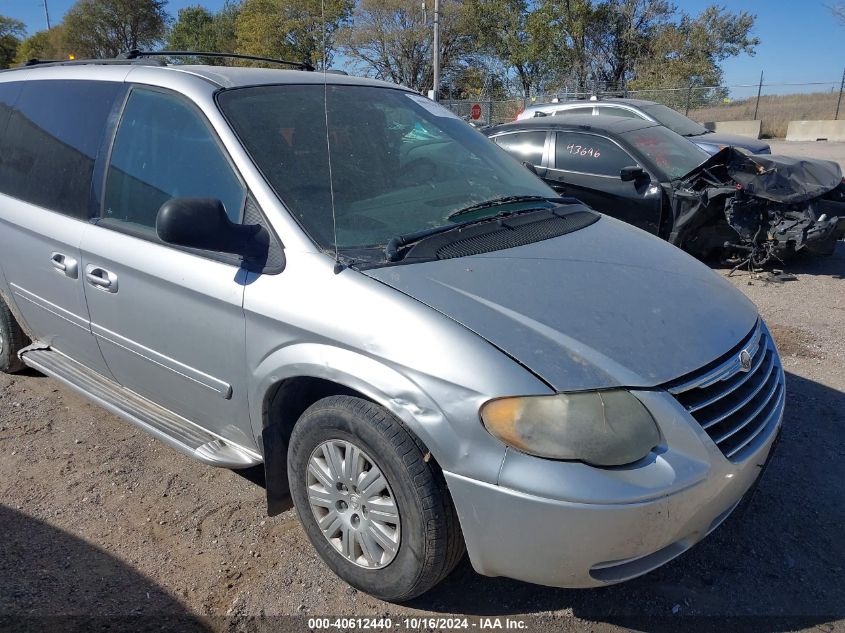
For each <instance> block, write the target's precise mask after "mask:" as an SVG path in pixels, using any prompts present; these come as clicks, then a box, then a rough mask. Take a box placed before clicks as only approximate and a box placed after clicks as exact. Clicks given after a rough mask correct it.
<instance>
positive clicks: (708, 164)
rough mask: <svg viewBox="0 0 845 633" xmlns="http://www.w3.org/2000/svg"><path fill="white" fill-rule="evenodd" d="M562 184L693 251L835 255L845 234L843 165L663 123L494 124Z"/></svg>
mask: <svg viewBox="0 0 845 633" xmlns="http://www.w3.org/2000/svg"><path fill="white" fill-rule="evenodd" d="M484 133H485V134H486V135H487V136H488V137H490V138H491V139H492V140H493V141H495V142H496V143H497V144H498V145H499V146H501V147H502V148H503V149H505V150H506V151H508V152H509V153H510V154H512V155H513V156H515V157H516V158H517V159H519V160H520V161H522V162H523V163H525V164H526V165H530V168H531V169H533V171H535V172H536V173H537V174H538V175H539V176H540V177H541V178H542V179H543V180H545V181H546V182H547V183H548V184H549V185H550V186H551V187H552V188H553V189H555V191H557V192H558V193H559V194H561V195H564V196H573V197H576V198H579V199H580V200H582V201H583V202H585V203H587V204H588V205H590V206H591V207H593V208H594V209H596V210H597V211H601V212H602V213H606V214H607V215H610V216H613V217H616V218H619V219H621V220H624V221H626V222H629V223H631V224H633V225H635V226H637V227H639V228H641V229H644V230H646V231H649V232H651V233H654V234H656V235H658V236H660V237H662V238H663V239H665V240H668V241H669V242H671V243H672V244H674V245H676V246H679V247H680V248H683V249H684V250H686V251H688V252H689V253H691V254H693V255H695V256H697V257H700V258H710V257H719V258H720V259H722V260H723V261H725V262H729V263H734V264H746V263H747V264H749V265H751V266H754V267H762V266H765V265H767V264H769V265H772V264H775V263H777V262H780V261H784V260H786V259H788V258H789V257H790V256H791V255H793V254H795V253H797V252H799V251H802V250H804V251H807V252H810V253H814V254H817V255H830V254H831V253H833V250H834V248H835V245H836V241H837V240H838V239H841V238H842V237H843V236H845V184H843V178H842V170H841V168H840V167H839V165H838V164H837V163H834V162H831V161H824V160H811V159H803V158H794V157H788V156H771V155H765V156H763V155H750V154H749V153H747V152H745V151H743V150H740V149H735V148H731V147H726V148H724V149H723V150H721V151H719V152H718V153H716V154H714V155H713V156H710V155H709V154H708V153H707V152H705V151H704V150H702V149H701V148H699V147H698V146H696V145H695V144H694V143H691V142H690V141H689V140H688V139H686V138H684V137H682V136H680V135H678V134H676V133H675V132H673V131H671V130H669V129H668V128H665V127H663V126H661V125H659V124H657V123H653V122H650V121H642V120H638V119H624V118H619V117H605V116H586V115H585V116H571V117H567V118H565V119H563V120H553V119H552V118H551V117H544V118H539V119H533V120H526V121H519V122H516V123H510V124H506V125H500V126H496V127H492V128H487V129H486V130H484Z"/></svg>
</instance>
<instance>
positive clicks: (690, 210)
mask: <svg viewBox="0 0 845 633" xmlns="http://www.w3.org/2000/svg"><path fill="white" fill-rule="evenodd" d="M668 187H669V188H670V190H669V191H667V192H666V193H667V195H668V197H669V200H670V201H671V208H672V213H673V215H674V218H673V219H674V222H673V225H672V229H671V233H670V235H669V241H670V242H672V243H673V244H675V245H676V246H679V247H681V248H683V249H684V250H686V251H689V252H690V253H692V254H694V255H696V256H698V257H709V256H713V255H719V256H720V257H721V258H722V259H723V260H724V261H726V262H729V263H734V264H738V265H745V264H748V265H749V266H752V267H762V266H765V265H766V264H770V263H773V262H777V261H783V260H785V259H787V258H789V257H790V256H791V255H793V254H795V253H797V252H799V251H801V250H804V249H806V250H807V251H808V252H811V253H814V254H817V255H830V254H832V253H833V250H834V248H835V246H836V240H838V239H841V238H842V237H843V236H845V183H843V179H842V170H841V168H840V167H839V165H838V164H837V163H834V162H831V161H824V160H811V159H803V158H795V157H790V156H771V155H750V154H747V153H745V152H743V151H741V150H737V149H734V148H732V147H726V148H725V149H723V150H721V151H720V152H718V153H717V154H714V155H713V156H711V157H710V159H708V160H707V161H705V162H704V163H702V164H701V165H699V166H698V167H696V168H695V169H694V170H693V171H691V172H690V173H689V174H687V175H686V176H684V177H683V178H681V179H680V181H674V182H673V183H671V185H668Z"/></svg>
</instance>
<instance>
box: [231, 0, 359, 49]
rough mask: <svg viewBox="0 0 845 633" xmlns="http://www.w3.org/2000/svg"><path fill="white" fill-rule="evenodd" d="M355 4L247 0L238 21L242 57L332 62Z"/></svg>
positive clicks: (347, 0)
mask: <svg viewBox="0 0 845 633" xmlns="http://www.w3.org/2000/svg"><path fill="white" fill-rule="evenodd" d="M352 6H353V0H324V1H323V2H322V3H321V0H245V1H244V3H243V4H242V5H241V8H240V11H239V12H238V16H237V19H236V20H235V32H236V34H237V42H238V50H237V52H238V53H243V54H246V55H261V56H264V57H276V58H281V59H290V60H292V61H309V62H311V63H312V64H314V65H321V64H322V60H323V54H324V48H325V54H326V59H327V61H328V62H331V58H332V54H333V52H334V34H335V33H336V31H337V30H338V29H339V28H340V26H341V25H342V24H343V23H344V22H345V21H346V20H347V19H348V17H349V15H350V12H351V11H352Z"/></svg>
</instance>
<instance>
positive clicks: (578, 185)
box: [543, 131, 663, 234]
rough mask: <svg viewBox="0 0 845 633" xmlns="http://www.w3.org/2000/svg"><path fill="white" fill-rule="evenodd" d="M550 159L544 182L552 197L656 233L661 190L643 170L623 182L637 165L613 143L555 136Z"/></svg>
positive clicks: (593, 137)
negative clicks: (628, 169)
mask: <svg viewBox="0 0 845 633" xmlns="http://www.w3.org/2000/svg"><path fill="white" fill-rule="evenodd" d="M549 156H550V160H549V166H548V169H547V170H546V173H545V174H544V175H543V179H544V180H545V181H546V182H547V183H548V184H549V185H551V187H552V188H553V189H554V190H555V191H557V192H558V193H560V194H561V195H565V196H573V197H575V198H578V199H580V200H581V201H582V202H584V203H586V204H588V205H589V206H591V207H592V208H594V209H595V210H596V211H600V212H602V213H606V214H607V215H610V216H613V217H615V218H619V219H620V220H624V221H625V222H629V223H630V224H633V225H634V226H637V227H639V228H641V229H644V230H646V231H649V232H650V233H655V234H656V233H657V231H658V227H659V225H660V210H661V205H662V199H663V198H662V195H663V194H662V192H661V189H660V185H659V183H658V182H657V180H656V179H653V178H651V177H650V176H649V175H648V172H646V171H645V169H644V170H643V174H642V176H640V177H638V178H636V179H634V180H629V181H624V180H622V178H621V177H620V172H621V171H622V168H623V167H634V166H640V165H639V163H638V162H637V161H636V160H635V159H634V158H633V157H632V156H631V155H630V154H629V153H628V152H627V151H625V150H624V149H623V148H622V147H620V146H619V145H618V144H617V143H615V142H614V141H612V140H611V139H609V138H607V137H605V136H600V135H598V134H593V133H587V132H568V131H564V132H555V133H554V134H552V138H551V139H550V147H549Z"/></svg>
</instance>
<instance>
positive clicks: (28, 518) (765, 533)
mask: <svg viewBox="0 0 845 633" xmlns="http://www.w3.org/2000/svg"><path fill="white" fill-rule="evenodd" d="M809 145H811V149H814V151H816V150H819V149H820V148H822V146H823V149H824V151H825V152H829V151H832V150H831V149H830V146H831V145H833V144H828V143H825V144H809ZM837 146H838V150H836V151H838V155H837V156H836V157H837V158H838V159H839V160H842V159H845V149H843V147H845V144H837ZM789 147H790V148H792V147H793V145H792V144H789ZM794 147H797V145H795V146H794ZM777 151H781V148H780V145H778V146H777ZM802 151H808V150H807V149H806V148H804V149H803V150H802ZM793 153H794V152H793ZM789 270H790V271H791V272H794V273H795V274H796V276H797V280H796V281H789V282H785V283H771V282H766V281H763V280H760V279H752V278H751V277H750V276H748V275H747V274H745V275H735V276H733V277H731V280H732V281H733V283H735V284H736V286H737V287H738V288H740V289H741V290H742V291H743V292H745V293H746V294H747V295H748V296H749V297H750V298H751V299H752V300H754V301H755V302H756V303H757V305H758V306H759V307H760V310H761V312H762V314H763V316H764V317H765V318H766V319H767V322H768V323H769V325H770V327H771V329H772V331H773V333H774V335H775V338H776V339H777V342H778V345H779V347H780V350H781V354H782V357H783V362H784V366H785V370H786V372H787V382H788V396H789V398H788V403H787V413H786V420H785V426H784V434H783V438H782V442H781V444H780V446H779V449H778V452H777V455H776V457H775V459H774V460H773V462H772V464H771V467H770V468H769V470H768V471H767V472H766V475H765V477H764V478H763V480H762V483H761V485H760V487H759V488H758V491H757V493H756V495H755V496H754V498H753V499H752V500H751V502H750V504H748V506H747V509H746V511H745V512H744V514H743V515H742V516H738V515H737V514H735V515H734V516H732V517H731V518H730V519H729V520H728V521H727V522H726V523H725V524H724V525H723V526H722V527H721V528H720V529H719V530H717V531H716V532H715V533H714V534H713V535H711V536H710V537H708V538H707V539H705V540H704V541H703V542H701V543H700V544H698V545H697V546H696V547H695V548H693V549H692V550H691V551H690V552H688V553H686V554H684V555H683V556H681V557H680V558H678V559H676V560H675V561H673V562H671V563H670V564H668V565H666V566H664V567H662V568H661V569H659V570H657V571H655V572H653V573H651V574H649V575H647V576H645V577H643V578H640V579H637V580H634V581H631V582H628V583H626V584H623V585H618V586H614V587H609V588H605V589H599V590H580V591H576V590H560V589H549V588H544V587H537V586H533V585H527V584H524V583H519V582H514V581H509V580H505V579H500V578H496V579H493V578H485V577H481V576H479V575H477V574H475V573H474V572H473V571H472V569H471V567H470V566H469V564H468V563H467V562H466V561H464V562H463V563H462V564H461V565H460V566H459V567H458V569H457V570H456V571H455V572H454V573H453V574H452V576H450V577H449V578H448V579H447V580H446V582H444V583H443V584H442V585H441V586H439V587H438V588H436V589H435V590H434V591H433V592H431V593H430V594H428V595H426V596H424V597H422V598H419V599H417V600H415V601H413V602H412V603H410V604H405V605H392V604H387V603H384V602H381V601H379V600H376V599H373V598H371V597H369V596H367V595H364V594H361V593H358V592H356V591H355V590H353V589H351V588H349V587H347V586H346V585H345V584H343V583H342V582H341V581H339V580H338V579H337V578H336V577H335V576H334V575H333V574H332V573H331V572H330V571H329V570H328V569H327V568H326V567H325V566H324V565H323V563H322V562H321V561H320V560H319V559H318V558H317V556H316V555H315V554H314V553H313V551H312V549H311V547H310V545H309V544H308V542H307V540H306V537H305V534H304V532H303V531H302V529H301V528H300V526H299V524H298V522H297V519H296V517H295V515H294V513H293V512H292V511H289V512H287V513H285V514H283V515H281V516H279V517H275V518H273V519H268V518H266V516H265V515H264V499H263V490H262V488H261V481H260V480H261V473H260V470H259V471H254V470H253V471H249V472H246V473H243V472H242V473H240V474H239V473H236V472H233V471H228V470H217V469H213V468H208V467H205V466H203V465H201V464H198V463H195V462H193V461H191V460H190V459H188V458H187V457H183V456H182V455H180V454H178V453H176V452H174V451H172V450H171V449H169V448H167V447H166V446H164V445H163V444H161V443H159V442H157V441H155V440H153V439H151V438H150V437H149V436H147V435H145V434H144V433H142V432H140V431H138V430H136V429H135V428H134V427H132V426H131V425H129V424H127V423H125V422H123V421H121V420H119V419H117V418H115V417H114V416H112V415H110V414H108V413H106V412H105V411H104V410H102V409H100V408H98V407H97V406H95V405H93V404H90V403H88V402H87V401H86V400H84V399H83V398H81V397H79V396H77V395H75V394H74V393H72V392H70V391H69V390H67V389H65V388H63V387H61V386H60V385H59V384H58V383H57V382H55V381H53V380H51V379H48V378H45V377H43V376H40V375H38V374H36V373H35V372H29V373H24V374H21V375H18V376H5V375H0V630H24V629H25V630H39V631H46V630H52V629H55V630H57V631H58V630H61V631H70V630H79V631H90V630H94V629H98V628H104V629H108V630H111V631H121V630H129V629H131V630H137V629H140V628H144V627H146V628H147V629H148V630H156V631H160V630H174V631H182V630H241V629H245V630H268V631H269V630H302V629H304V628H305V627H306V624H307V620H306V619H304V618H303V617H302V616H315V615H316V616H327V615H329V616H384V615H390V616H391V617H392V618H393V620H394V623H401V621H402V618H404V617H406V616H412V615H413V616H420V615H434V616H450V615H453V614H467V615H469V616H471V617H472V618H473V620H471V622H472V623H475V624H478V625H479V626H480V627H481V625H483V624H484V622H483V621H482V620H480V619H478V618H480V617H486V616H492V617H495V616H500V617H505V616H508V617H511V618H514V621H516V622H519V621H521V622H523V623H524V626H525V628H526V629H527V630H537V631H541V630H542V631H546V630H565V631H570V630H571V631H606V630H616V629H617V628H618V627H619V626H622V627H626V628H633V629H636V630H648V631H653V630H666V631H669V630H676V629H678V628H679V627H684V628H685V629H707V630H714V631H735V630H776V631H787V630H797V629H804V630H819V631H834V630H843V631H845V570H844V569H843V568H845V539H843V536H844V535H845V504H843V501H845V335H843V332H845V280H843V279H845V243H842V242H840V244H839V248H838V250H837V252H836V254H835V255H834V256H833V257H831V258H827V259H810V258H808V259H802V260H798V261H796V262H794V263H793V264H792V265H791V266H790V267H789ZM718 272H719V273H720V274H726V273H727V271H724V270H721V271H718ZM67 615H76V616H92V615H96V616H99V617H100V618H101V619H98V620H94V621H92V620H90V619H83V618H80V619H75V620H74V619H67V618H56V617H54V616H67ZM288 615H293V616H299V618H298V619H296V618H285V617H281V616H288ZM223 616H229V617H223ZM422 624H423V626H422V627H420V628H429V629H434V628H436V627H434V626H425V625H426V623H422ZM502 626H504V622H502Z"/></svg>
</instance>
